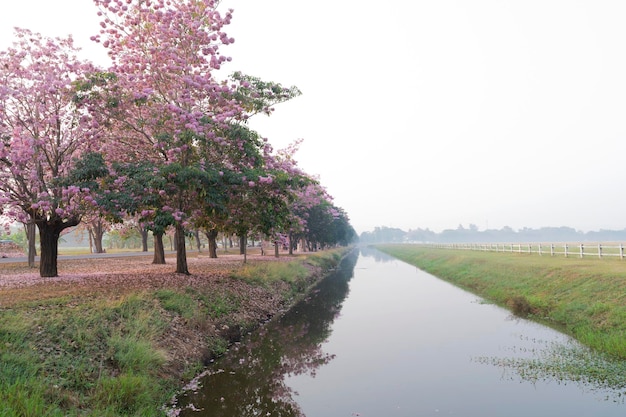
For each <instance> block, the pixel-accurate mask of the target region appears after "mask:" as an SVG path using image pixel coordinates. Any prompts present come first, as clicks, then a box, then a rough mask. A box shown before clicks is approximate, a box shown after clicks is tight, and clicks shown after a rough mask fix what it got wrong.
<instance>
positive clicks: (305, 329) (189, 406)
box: [179, 251, 358, 417]
mask: <svg viewBox="0 0 626 417" xmlns="http://www.w3.org/2000/svg"><path fill="white" fill-rule="evenodd" d="M357 257H358V251H353V253H351V254H350V255H348V256H347V257H346V258H345V259H344V260H343V261H342V263H341V265H340V267H339V269H338V270H337V271H336V272H334V273H333V274H331V275H330V276H329V277H327V278H326V279H324V280H323V281H322V282H321V283H320V284H319V285H318V286H317V287H316V289H315V290H314V292H313V293H312V295H311V296H310V297H309V298H308V299H306V300H303V302H300V303H299V304H297V305H296V306H295V307H294V308H293V309H291V310H290V311H289V312H288V313H287V314H286V315H285V316H283V317H282V318H281V319H280V320H278V321H276V322H270V323H269V324H267V325H266V326H264V327H263V328H262V329H260V330H258V331H256V332H255V333H254V334H252V335H250V337H249V338H248V339H247V340H244V342H243V343H241V344H239V345H237V347H236V348H234V349H232V350H231V351H230V352H229V353H228V354H226V355H225V356H224V357H222V358H220V359H219V360H218V361H217V362H216V363H215V364H214V369H211V370H209V375H207V376H206V377H205V378H203V380H202V381H201V385H202V388H201V389H200V391H199V392H197V393H194V394H193V395H192V394H189V395H184V396H181V397H180V398H179V407H181V408H182V410H181V413H180V415H181V416H187V415H189V416H191V415H193V416H211V417H247V416H270V415H271V416H276V417H296V416H297V417H300V416H304V414H303V413H302V411H301V410H300V407H299V406H298V404H297V403H296V402H295V401H294V400H293V397H292V395H293V394H294V393H293V392H292V391H291V389H290V388H289V387H287V385H286V384H285V378H286V377H288V376H293V375H302V374H308V375H311V376H313V377H314V376H315V372H316V370H317V368H319V367H320V366H322V365H325V364H327V363H328V362H329V361H331V360H332V359H333V355H328V354H325V353H323V352H322V349H321V344H322V343H323V342H324V341H325V340H326V339H327V338H328V337H329V336H330V331H331V330H330V326H331V324H332V322H333V320H334V319H335V317H336V316H337V314H338V313H339V311H340V309H341V304H342V302H343V300H344V299H345V297H346V296H347V294H348V282H349V280H350V279H351V278H352V276H353V271H354V265H355V263H356V260H357ZM286 340H288V341H289V343H285V341H286ZM194 409H199V410H201V411H200V412H195V411H192V410H194Z"/></svg>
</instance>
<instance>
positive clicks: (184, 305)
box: [155, 289, 198, 318]
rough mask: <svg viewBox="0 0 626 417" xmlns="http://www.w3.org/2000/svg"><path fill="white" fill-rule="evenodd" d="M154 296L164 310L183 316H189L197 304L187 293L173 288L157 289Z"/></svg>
mask: <svg viewBox="0 0 626 417" xmlns="http://www.w3.org/2000/svg"><path fill="white" fill-rule="evenodd" d="M155 296H156V298H157V299H158V300H159V301H160V302H161V306H162V307H163V308H164V309H165V310H168V311H172V312H174V313H177V314H179V315H181V316H183V317H185V318H191V317H192V316H193V314H194V310H195V308H196V307H197V305H198V304H197V302H196V301H195V300H193V299H192V298H191V297H190V296H189V295H187V294H181V293H179V292H177V291H174V290H168V289H162V290H157V291H156V292H155Z"/></svg>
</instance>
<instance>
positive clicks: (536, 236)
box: [360, 224, 626, 243]
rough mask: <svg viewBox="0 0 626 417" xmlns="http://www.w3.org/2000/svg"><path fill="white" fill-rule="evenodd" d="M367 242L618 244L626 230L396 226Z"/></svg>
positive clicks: (369, 236) (366, 237) (364, 237)
mask: <svg viewBox="0 0 626 417" xmlns="http://www.w3.org/2000/svg"><path fill="white" fill-rule="evenodd" d="M360 241H361V242H363V243H383V242H385V243H388V242H391V243H394V242H395V243H400V242H419V243H509V242H585V241H588V242H599V241H602V242H614V241H626V229H623V230H598V231H589V232H582V231H579V230H576V229H573V228H571V227H566V226H561V227H541V228H538V229H533V228H529V227H524V228H522V229H519V230H514V229H512V228H511V227H508V226H505V227H503V228H501V229H487V230H478V227H477V226H476V225H473V224H470V225H469V227H468V228H466V227H463V226H462V225H459V226H458V227H457V228H456V229H445V230H442V231H441V232H439V233H437V232H434V231H432V230H430V229H421V228H418V229H412V230H411V229H410V230H408V231H404V230H402V229H398V228H393V227H385V226H382V227H376V228H375V229H374V230H373V231H370V232H363V233H361V236H360Z"/></svg>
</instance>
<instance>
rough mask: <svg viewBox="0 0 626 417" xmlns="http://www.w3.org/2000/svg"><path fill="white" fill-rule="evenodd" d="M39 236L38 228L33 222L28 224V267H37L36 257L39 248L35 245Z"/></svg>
mask: <svg viewBox="0 0 626 417" xmlns="http://www.w3.org/2000/svg"><path fill="white" fill-rule="evenodd" d="M36 235H37V226H35V223H33V222H32V221H29V222H28V223H26V239H27V240H28V267H29V268H34V267H35V256H37V246H36V245H35V237H36Z"/></svg>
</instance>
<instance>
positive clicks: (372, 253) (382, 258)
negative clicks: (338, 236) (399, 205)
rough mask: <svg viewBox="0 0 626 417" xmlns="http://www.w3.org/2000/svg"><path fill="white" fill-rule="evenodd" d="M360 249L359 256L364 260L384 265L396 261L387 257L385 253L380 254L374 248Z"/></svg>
mask: <svg viewBox="0 0 626 417" xmlns="http://www.w3.org/2000/svg"><path fill="white" fill-rule="evenodd" d="M360 249H361V256H363V257H365V258H374V260H375V261H376V262H382V263H386V262H395V261H397V259H396V258H394V257H393V256H391V255H388V254H386V253H385V252H381V251H379V250H377V249H374V248H370V247H367V246H362V247H361V248H360Z"/></svg>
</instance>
